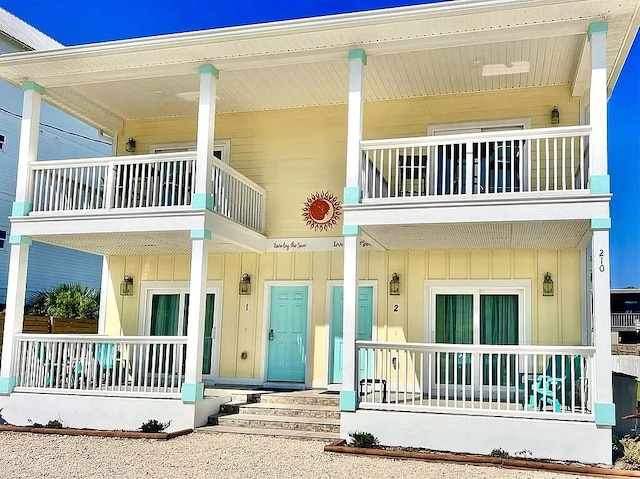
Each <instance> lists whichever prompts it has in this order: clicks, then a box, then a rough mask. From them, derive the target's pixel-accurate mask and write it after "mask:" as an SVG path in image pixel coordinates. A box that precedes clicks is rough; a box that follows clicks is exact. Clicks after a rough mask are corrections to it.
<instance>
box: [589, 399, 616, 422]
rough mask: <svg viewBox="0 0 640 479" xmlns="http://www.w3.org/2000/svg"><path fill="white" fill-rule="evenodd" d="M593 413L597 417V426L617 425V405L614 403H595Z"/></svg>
mask: <svg viewBox="0 0 640 479" xmlns="http://www.w3.org/2000/svg"><path fill="white" fill-rule="evenodd" d="M593 412H594V414H595V416H596V426H615V425H616V405H615V404H613V403H595V404H594V405H593Z"/></svg>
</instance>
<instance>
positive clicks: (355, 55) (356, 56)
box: [349, 48, 367, 65]
mask: <svg viewBox="0 0 640 479" xmlns="http://www.w3.org/2000/svg"><path fill="white" fill-rule="evenodd" d="M349 60H360V61H362V64H363V65H366V64H367V54H366V53H365V52H364V50H363V49H362V48H354V49H353V50H349Z"/></svg>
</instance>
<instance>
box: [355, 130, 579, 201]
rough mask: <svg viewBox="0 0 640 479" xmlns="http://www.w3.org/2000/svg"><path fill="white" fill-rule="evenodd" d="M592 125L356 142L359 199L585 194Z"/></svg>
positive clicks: (411, 199) (403, 199)
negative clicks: (358, 148) (359, 156)
mask: <svg viewBox="0 0 640 479" xmlns="http://www.w3.org/2000/svg"><path fill="white" fill-rule="evenodd" d="M590 131H591V127H589V126H572V127H562V128H560V127H559V128H542V129H527V130H517V131H513V130H511V131H498V132H483V133H470V134H454V135H440V136H424V137H416V138H399V139H384V140H368V141H362V142H361V150H362V167H361V171H360V184H361V187H362V190H363V200H362V202H363V203H369V204H394V203H398V202H407V201H411V202H424V203H438V202H442V201H454V202H455V201H469V200H470V199H489V200H490V199H493V200H501V199H504V198H506V197H510V198H515V197H520V198H527V197H528V198H532V197H543V196H570V195H572V194H576V193H578V194H579V193H585V192H586V191H588V190H587V182H588V178H589V176H588V170H589V168H588V159H587V158H588V151H587V150H588V141H589V134H590Z"/></svg>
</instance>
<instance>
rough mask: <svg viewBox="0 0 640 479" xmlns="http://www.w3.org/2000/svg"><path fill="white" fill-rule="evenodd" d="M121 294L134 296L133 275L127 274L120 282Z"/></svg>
mask: <svg viewBox="0 0 640 479" xmlns="http://www.w3.org/2000/svg"><path fill="white" fill-rule="evenodd" d="M120 296H133V276H129V275H128V274H126V275H125V276H124V279H123V280H122V283H120Z"/></svg>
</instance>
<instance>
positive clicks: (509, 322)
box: [0, 0, 640, 463]
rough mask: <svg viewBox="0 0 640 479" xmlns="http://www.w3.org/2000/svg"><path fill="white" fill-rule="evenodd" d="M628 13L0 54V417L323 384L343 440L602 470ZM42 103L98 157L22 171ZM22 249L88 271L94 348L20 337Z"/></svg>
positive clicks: (599, 10) (170, 408)
mask: <svg viewBox="0 0 640 479" xmlns="http://www.w3.org/2000/svg"><path fill="white" fill-rule="evenodd" d="M639 7H640V1H639V0H618V1H617V2H602V1H595V0H593V1H592V0H583V1H582V0H581V1H571V2H564V3H558V2H549V1H548V0H530V1H527V2H522V1H517V0H496V1H492V2H485V1H480V0H477V1H474V0H460V1H451V2H444V3H437V4H429V5H421V6H414V7H403V8H397V9H389V10H380V11H370V12H363V13H354V14H346V15H337V16H329V17H322V18H311V19H303V20H293V21H286V22H278V23H271V24H263V25H249V26H242V27H232V28H223V29H218V30H211V31H202V32H189V33H180V34H173V35H166V36H159V37H152V38H143V39H134V40H125V41H117V42H109V43H102V44H95V45H85V46H75V47H68V48H62V49H57V50H52V51H47V52H28V53H22V54H13V55H6V56H4V57H0V77H2V78H5V79H7V80H9V81H10V82H11V83H13V84H15V85H22V87H23V89H24V109H23V111H24V112H23V121H24V122H25V124H30V125H31V128H25V130H24V131H23V132H22V144H23V145H24V148H23V149H22V150H21V152H20V162H19V167H18V173H19V178H21V179H19V180H18V192H17V193H18V194H17V196H16V202H15V203H14V216H13V217H12V220H11V221H12V224H11V228H12V236H11V264H10V271H9V276H10V282H9V284H10V288H11V292H10V295H9V296H10V298H15V299H12V300H11V301H9V303H8V304H7V312H6V324H5V332H4V343H3V344H4V348H3V351H2V354H3V356H2V364H1V369H0V393H2V394H4V396H1V397H0V407H3V408H4V409H3V417H4V418H5V419H7V420H8V421H10V422H14V423H22V422H25V421H26V419H27V418H31V419H33V420H40V421H44V420H47V419H50V418H52V417H63V418H64V421H65V424H68V425H70V426H77V427H95V428H100V427H107V428H112V429H135V428H137V427H139V425H140V424H141V423H142V422H143V421H145V420H147V419H149V418H150V417H152V418H158V419H161V420H168V419H171V420H172V423H171V428H172V429H173V428H175V429H180V428H185V427H193V426H194V425H195V426H198V425H201V424H203V423H204V421H205V418H206V416H207V415H208V414H211V413H212V412H215V411H217V409H218V408H219V406H220V404H221V403H222V402H224V401H226V400H228V398H227V397H226V396H222V397H220V396H218V397H215V396H212V395H210V394H207V395H204V387H205V385H211V384H237V385H252V386H260V387H281V388H311V387H313V388H328V389H339V390H340V407H341V435H342V436H343V437H346V436H347V435H348V433H349V432H351V431H354V430H361V431H367V432H370V433H372V434H374V435H376V436H377V437H378V438H379V439H380V441H381V442H382V443H383V444H396V445H410V446H418V447H427V448H431V449H443V450H448V451H466V452H478V453H490V452H491V450H492V449H496V448H502V449H504V450H506V451H508V452H509V453H511V454H513V453H515V452H517V451H523V450H526V451H531V454H532V455H533V456H534V457H550V458H556V459H572V460H580V461H585V462H602V463H609V462H611V426H612V425H613V423H614V422H615V414H614V412H615V408H614V404H613V398H612V388H611V370H612V367H611V361H612V360H611V340H610V339H611V337H610V308H609V228H610V223H611V220H610V217H609V200H610V198H611V192H610V188H609V176H608V166H607V98H608V94H609V92H610V91H611V90H612V89H613V87H614V86H615V83H616V80H617V78H618V75H619V73H620V71H621V69H622V66H623V64H624V61H625V58H626V54H627V52H628V51H629V48H630V46H631V43H632V41H633V39H634V37H635V35H636V30H637V26H638V17H637V15H638V11H639V10H640V8H639ZM42 98H44V99H46V100H48V101H50V102H51V103H53V104H55V105H57V106H59V107H60V108H62V109H63V110H65V111H67V112H69V113H71V114H73V115H75V116H77V117H79V118H81V119H83V120H85V121H87V122H89V123H90V124H92V125H93V126H95V127H97V128H99V129H101V130H104V131H107V132H109V133H111V134H113V135H114V136H115V138H116V140H115V141H116V143H117V148H116V151H117V155H118V156H117V157H115V158H110V159H108V160H106V161H105V160H103V159H99V158H98V159H96V158H88V159H79V160H77V161H73V162H60V161H57V162H56V161H40V158H38V160H39V161H31V160H32V159H34V158H35V156H36V153H35V152H36V146H37V139H38V131H39V128H38V126H37V125H38V105H39V104H40V102H41V99H42ZM32 240H34V241H38V240H43V241H47V242H50V243H55V244H59V245H61V246H66V247H73V248H76V249H80V250H84V251H89V252H93V253H96V254H101V255H104V256H105V257H106V260H105V264H106V265H107V269H106V271H105V272H104V274H103V282H102V292H103V300H104V301H103V305H102V311H101V317H100V325H99V333H100V334H99V335H96V336H84V337H80V338H76V339H74V338H69V337H65V338H62V339H58V338H55V337H52V335H48V336H33V335H21V334H20V332H21V326H22V324H21V319H20V318H21V314H20V311H21V308H22V296H21V293H22V291H23V290H24V288H25V281H24V271H25V268H26V266H27V262H28V255H29V248H30V247H29V244H30V242H31V241H32ZM591 252H593V257H594V258H595V261H594V267H593V272H592V281H589V278H590V275H591V271H589V269H590V268H589V267H588V264H589V261H588V260H589V257H590V255H591ZM358 285H359V287H358ZM590 290H592V291H593V294H592V301H590V299H589V297H590V295H589V291H590ZM187 317H188V318H190V320H189V321H188V324H187ZM43 351H44V352H43ZM105 355H106V356H107V357H109V358H111V359H112V361H107V360H105ZM79 365H82V367H81V368H80V367H78V366H79ZM539 378H541V379H539Z"/></svg>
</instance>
